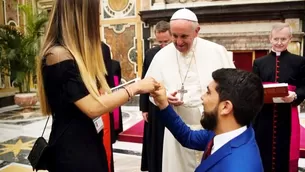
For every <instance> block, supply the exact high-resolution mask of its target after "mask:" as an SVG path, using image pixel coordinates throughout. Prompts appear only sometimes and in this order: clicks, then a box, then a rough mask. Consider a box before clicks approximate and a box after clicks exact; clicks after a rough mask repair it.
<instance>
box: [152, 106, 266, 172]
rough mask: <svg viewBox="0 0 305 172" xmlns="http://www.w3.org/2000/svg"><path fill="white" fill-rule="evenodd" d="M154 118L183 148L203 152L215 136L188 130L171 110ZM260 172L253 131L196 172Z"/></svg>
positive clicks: (209, 133) (219, 150)
mask: <svg viewBox="0 0 305 172" xmlns="http://www.w3.org/2000/svg"><path fill="white" fill-rule="evenodd" d="M157 116H158V117H159V118H160V119H161V120H162V121H163V122H164V124H165V126H166V127H167V128H168V129H169V130H170V131H171V133H172V134H173V135H174V137H175V138H176V139H177V140H178V141H179V142H180V144H181V145H182V146H184V147H187V148H190V149H195V150H200V151H204V150H205V148H206V146H207V144H208V142H209V141H210V140H211V139H212V138H213V137H214V135H215V134H214V132H212V131H207V130H197V131H193V130H191V129H190V128H189V127H188V126H187V125H186V124H185V123H184V122H183V121H182V120H181V118H180V117H179V116H178V115H177V114H176V112H175V111H174V110H173V109H172V107H171V106H168V107H167V108H165V109H164V110H162V111H161V112H160V113H159V114H157ZM205 171H209V172H263V171H264V170H263V166H262V162H261V158H260V153H259V149H258V146H257V144H256V141H255V135H254V131H253V128H252V127H251V126H250V127H248V128H247V130H246V131H245V132H243V133H242V134H240V135H239V136H237V137H235V138H234V139H232V140H230V141H229V142H228V143H226V144H225V145H223V146H222V147H221V148H219V149H218V150H217V151H216V152H214V153H213V154H212V155H210V156H209V157H208V158H207V159H206V160H202V161H201V163H200V165H199V166H198V167H197V169H196V170H195V172H205Z"/></svg>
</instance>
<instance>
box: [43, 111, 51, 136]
mask: <svg viewBox="0 0 305 172" xmlns="http://www.w3.org/2000/svg"><path fill="white" fill-rule="evenodd" d="M50 116H51V115H49V117H48V119H47V122H46V124H45V125H44V129H43V131H42V134H41V137H43V134H44V132H45V131H46V128H47V124H48V122H49V119H50Z"/></svg>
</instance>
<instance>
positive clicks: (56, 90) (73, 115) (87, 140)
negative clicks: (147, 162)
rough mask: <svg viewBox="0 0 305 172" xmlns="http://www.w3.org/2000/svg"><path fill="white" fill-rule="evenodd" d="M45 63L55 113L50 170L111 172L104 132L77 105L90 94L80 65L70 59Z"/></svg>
mask: <svg viewBox="0 0 305 172" xmlns="http://www.w3.org/2000/svg"><path fill="white" fill-rule="evenodd" d="M43 64H44V65H43V67H42V71H43V79H44V85H45V90H46V95H47V101H48V102H49V104H50V106H51V109H52V112H53V115H52V116H53V125H52V131H51V135H50V139H49V144H50V145H51V148H50V151H49V152H50V155H49V162H50V163H49V164H50V165H49V171H51V172H53V171H56V172H61V171H62V172H87V171H88V172H89V171H90V172H108V167H107V159H106V153H105V148H104V145H103V140H102V133H103V131H101V132H100V133H97V132H96V129H95V127H94V124H93V122H92V119H90V118H89V117H87V116H86V115H85V114H84V113H83V112H82V111H81V110H80V109H78V108H77V107H76V105H75V104H74V102H76V101H77V100H79V99H81V98H83V97H85V96H87V95H88V94H89V92H88V90H87V89H86V87H85V85H84V83H83V81H82V79H81V76H80V73H79V70H78V67H77V64H76V63H75V61H74V60H70V59H69V60H65V61H61V62H59V63H56V64H53V65H46V64H45V63H43Z"/></svg>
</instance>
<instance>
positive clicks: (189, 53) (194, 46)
mask: <svg viewBox="0 0 305 172" xmlns="http://www.w3.org/2000/svg"><path fill="white" fill-rule="evenodd" d="M196 45H197V37H196V38H194V40H193V44H192V47H191V48H190V49H189V51H188V52H187V53H181V52H179V53H180V56H181V57H184V58H188V57H192V56H193V55H194V53H195V50H196ZM177 51H178V50H177Z"/></svg>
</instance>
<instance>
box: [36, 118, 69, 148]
mask: <svg viewBox="0 0 305 172" xmlns="http://www.w3.org/2000/svg"><path fill="white" fill-rule="evenodd" d="M50 116H51V115H49V117H48V119H47V122H46V124H45V126H44V129H43V131H42V134H41V137H43V135H44V132H45V130H46V127H47V124H48V122H49V119H50ZM72 121H73V119H71V120H70V122H69V124H68V125H67V126H66V127H65V128H64V129H63V131H62V132H61V133H60V134H59V136H58V137H57V138H56V139H55V140H54V143H53V145H54V144H55V143H56V142H57V140H58V139H59V138H60V137H61V136H62V135H63V134H64V133H65V131H66V130H67V129H68V128H69V126H70V124H71V123H72Z"/></svg>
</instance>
